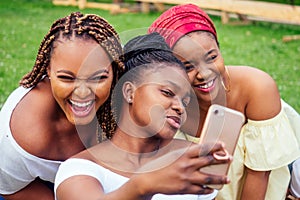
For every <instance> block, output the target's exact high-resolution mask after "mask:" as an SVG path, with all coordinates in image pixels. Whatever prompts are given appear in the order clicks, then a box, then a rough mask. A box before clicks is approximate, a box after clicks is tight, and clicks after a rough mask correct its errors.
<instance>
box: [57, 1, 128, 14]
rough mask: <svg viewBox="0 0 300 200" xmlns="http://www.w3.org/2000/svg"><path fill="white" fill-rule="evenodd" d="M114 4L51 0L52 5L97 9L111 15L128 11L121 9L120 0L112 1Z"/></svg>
mask: <svg viewBox="0 0 300 200" xmlns="http://www.w3.org/2000/svg"><path fill="white" fill-rule="evenodd" d="M113 2H114V3H99V2H88V1H87V0H53V1H52V3H53V4H54V5H64V6H78V8H79V9H84V8H98V9H103V10H109V11H110V12H111V13H112V14H116V13H126V12H129V9H127V8H122V7H121V5H120V4H118V3H119V2H120V0H114V1H113Z"/></svg>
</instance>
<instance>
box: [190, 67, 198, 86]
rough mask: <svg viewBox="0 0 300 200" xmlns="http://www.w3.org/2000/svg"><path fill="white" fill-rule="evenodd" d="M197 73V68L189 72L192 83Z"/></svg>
mask: <svg viewBox="0 0 300 200" xmlns="http://www.w3.org/2000/svg"><path fill="white" fill-rule="evenodd" d="M197 73H198V72H197V71H196V70H192V71H189V72H187V75H188V78H189V82H190V83H192V82H193V81H194V79H195V78H196V75H197Z"/></svg>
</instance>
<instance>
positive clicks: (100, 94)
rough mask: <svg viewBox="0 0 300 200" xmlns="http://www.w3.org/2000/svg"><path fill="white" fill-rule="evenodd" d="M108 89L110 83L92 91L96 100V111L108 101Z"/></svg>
mask: <svg viewBox="0 0 300 200" xmlns="http://www.w3.org/2000/svg"><path fill="white" fill-rule="evenodd" d="M110 89H111V81H109V82H106V83H104V84H101V85H99V87H97V89H96V90H95V91H94V93H95V97H96V99H97V103H96V106H97V108H96V110H98V108H99V107H100V106H101V105H102V104H103V103H104V102H105V101H106V100H107V99H108V97H109V95H110Z"/></svg>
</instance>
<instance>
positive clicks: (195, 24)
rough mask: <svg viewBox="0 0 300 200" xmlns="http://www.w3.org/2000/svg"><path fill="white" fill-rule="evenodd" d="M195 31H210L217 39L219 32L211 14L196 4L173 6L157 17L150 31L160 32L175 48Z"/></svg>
mask: <svg viewBox="0 0 300 200" xmlns="http://www.w3.org/2000/svg"><path fill="white" fill-rule="evenodd" d="M193 31H208V32H210V33H212V34H213V35H214V36H215V38H216V40H217V32H216V29H215V27H214V24H213V22H212V20H211V19H210V18H209V16H208V15H207V14H206V13H205V12H204V11H203V10H201V9H200V8H199V7H198V6H196V5H194V4H185V5H178V6H173V7H172V8H170V9H169V10H167V11H165V12H164V13H163V14H162V15H161V16H160V17H159V18H157V19H156V20H155V21H154V22H153V23H152V25H151V26H150V27H149V29H148V33H152V32H158V33H159V34H160V35H161V36H163V37H164V38H165V40H166V42H167V43H168V45H169V46H170V47H171V48H173V46H174V45H175V43H176V42H177V41H178V40H179V39H180V38H181V37H182V36H184V35H186V34H188V33H190V32H193Z"/></svg>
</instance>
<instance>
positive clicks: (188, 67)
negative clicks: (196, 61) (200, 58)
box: [184, 62, 195, 72]
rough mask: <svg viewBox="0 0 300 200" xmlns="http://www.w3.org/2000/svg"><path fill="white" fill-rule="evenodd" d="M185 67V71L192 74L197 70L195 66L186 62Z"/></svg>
mask: <svg viewBox="0 0 300 200" xmlns="http://www.w3.org/2000/svg"><path fill="white" fill-rule="evenodd" d="M184 66H185V71H187V72H190V71H192V70H193V69H194V68H195V67H194V65H192V64H191V63H190V62H185V63H184Z"/></svg>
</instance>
